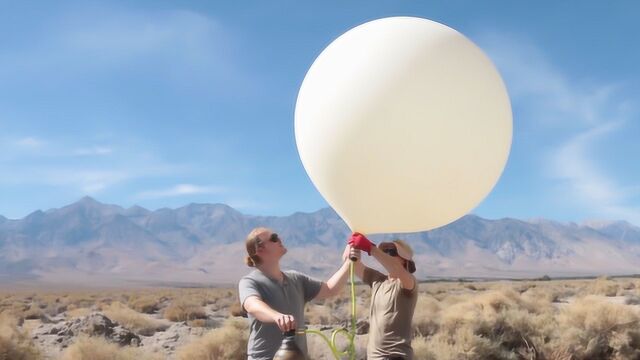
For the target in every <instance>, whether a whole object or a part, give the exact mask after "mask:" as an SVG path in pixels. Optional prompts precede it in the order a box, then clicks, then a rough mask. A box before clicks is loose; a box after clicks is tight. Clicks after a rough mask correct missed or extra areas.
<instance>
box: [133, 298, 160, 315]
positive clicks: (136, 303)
mask: <svg viewBox="0 0 640 360" xmlns="http://www.w3.org/2000/svg"><path fill="white" fill-rule="evenodd" d="M159 305H160V304H159V303H158V298H157V297H154V296H150V295H147V296H140V297H134V298H132V299H129V306H130V307H131V308H132V309H133V310H135V311H137V312H141V313H145V314H153V313H155V312H156V311H158V310H159V309H160V306H159Z"/></svg>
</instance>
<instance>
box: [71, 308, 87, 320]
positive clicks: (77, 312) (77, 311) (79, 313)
mask: <svg viewBox="0 0 640 360" xmlns="http://www.w3.org/2000/svg"><path fill="white" fill-rule="evenodd" d="M91 313H92V311H91V309H87V308H74V309H71V310H67V311H66V312H65V317H66V318H68V319H75V318H79V317H84V316H88V315H89V314H91Z"/></svg>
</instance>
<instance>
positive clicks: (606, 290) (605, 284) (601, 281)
mask: <svg viewBox="0 0 640 360" xmlns="http://www.w3.org/2000/svg"><path fill="white" fill-rule="evenodd" d="M618 288H619V284H618V283H617V282H615V281H613V280H610V279H609V278H607V277H599V278H597V279H596V280H595V281H593V282H592V283H591V284H590V286H589V288H588V289H587V294H590V295H604V296H616V295H617V294H618Z"/></svg>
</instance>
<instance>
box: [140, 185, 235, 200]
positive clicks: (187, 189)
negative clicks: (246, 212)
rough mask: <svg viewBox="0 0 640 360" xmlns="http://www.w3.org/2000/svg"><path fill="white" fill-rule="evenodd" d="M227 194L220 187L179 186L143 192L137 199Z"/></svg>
mask: <svg viewBox="0 0 640 360" xmlns="http://www.w3.org/2000/svg"><path fill="white" fill-rule="evenodd" d="M224 192H226V190H225V188H223V187H219V186H199V185H193V184H178V185H174V186H172V187H169V188H165V189H157V190H149V191H142V192H140V193H138V194H137V195H136V196H135V197H136V198H138V199H160V198H170V197H178V196H185V195H202V194H220V193H224Z"/></svg>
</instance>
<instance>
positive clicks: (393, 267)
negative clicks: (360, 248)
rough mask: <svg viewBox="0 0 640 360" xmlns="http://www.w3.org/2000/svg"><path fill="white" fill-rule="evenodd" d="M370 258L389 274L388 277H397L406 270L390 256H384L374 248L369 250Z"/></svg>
mask: <svg viewBox="0 0 640 360" xmlns="http://www.w3.org/2000/svg"><path fill="white" fill-rule="evenodd" d="M371 256H373V257H374V258H375V259H376V260H378V262H379V263H380V264H381V265H382V266H383V267H384V268H385V269H387V271H388V272H389V275H391V276H393V277H399V276H400V275H402V274H403V273H404V272H405V271H406V270H405V269H404V268H403V267H402V265H400V264H399V263H398V262H397V261H394V260H393V257H392V256H389V255H387V254H385V253H384V252H383V251H382V250H380V249H378V248H377V247H374V248H372V249H371Z"/></svg>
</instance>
